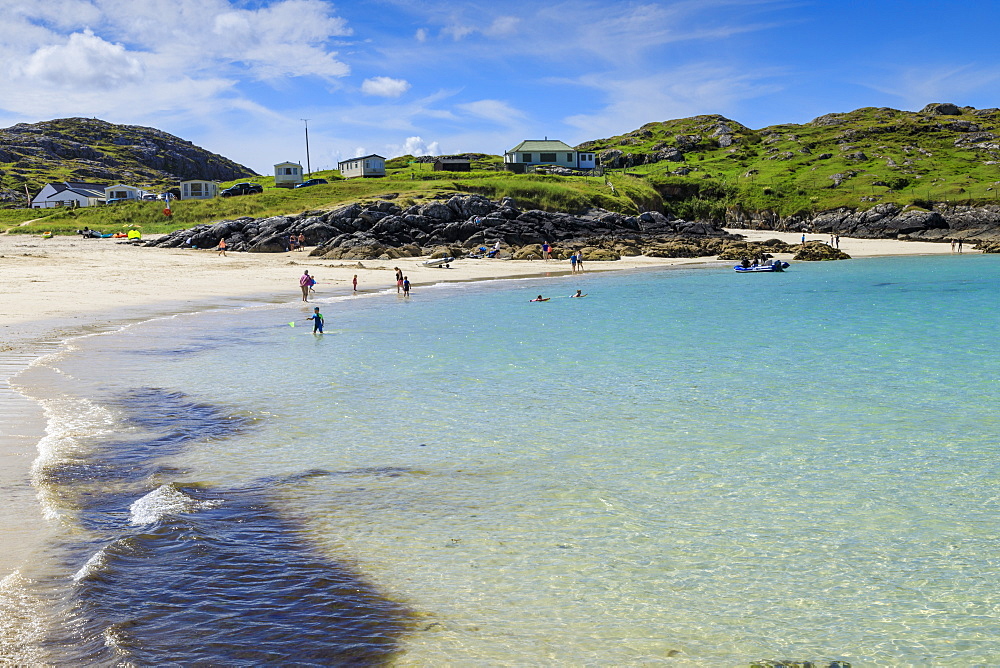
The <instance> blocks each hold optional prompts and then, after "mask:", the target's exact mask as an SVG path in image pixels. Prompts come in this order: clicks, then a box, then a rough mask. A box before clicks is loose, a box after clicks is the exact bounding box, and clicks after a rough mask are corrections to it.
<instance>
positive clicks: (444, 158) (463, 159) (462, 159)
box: [434, 155, 472, 162]
mask: <svg viewBox="0 0 1000 668" xmlns="http://www.w3.org/2000/svg"><path fill="white" fill-rule="evenodd" d="M434 162H472V161H471V160H469V159H468V158H466V157H464V156H462V157H454V156H452V157H449V156H446V155H445V156H441V157H440V158H437V159H435V160H434Z"/></svg>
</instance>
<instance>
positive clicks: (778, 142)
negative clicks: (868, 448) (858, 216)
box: [0, 108, 1000, 233]
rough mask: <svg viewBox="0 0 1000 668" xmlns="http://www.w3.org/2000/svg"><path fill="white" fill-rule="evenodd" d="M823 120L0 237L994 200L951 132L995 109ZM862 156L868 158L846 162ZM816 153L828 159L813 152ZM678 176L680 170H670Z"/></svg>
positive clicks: (415, 173)
mask: <svg viewBox="0 0 1000 668" xmlns="http://www.w3.org/2000/svg"><path fill="white" fill-rule="evenodd" d="M828 116H829V118H827V117H824V118H821V119H816V121H812V122H809V123H804V124H783V125H775V126H771V127H768V128H763V129H761V130H752V129H750V128H747V127H745V126H743V125H741V124H739V123H736V122H735V121H731V120H728V119H725V118H723V117H721V116H695V117H692V118H687V119H679V120H675V121H665V122H658V123H648V124H646V125H644V126H643V127H642V128H639V129H638V130H635V131H633V132H630V133H627V134H625V135H621V136H618V137H611V138H607V139H601V140H595V141H593V142H587V143H586V144H584V145H581V147H582V148H585V149H587V150H594V151H598V152H600V151H603V150H607V149H616V150H620V151H622V152H624V153H641V154H648V153H652V152H657V151H662V150H664V149H665V148H669V147H678V148H681V150H682V151H684V153H685V155H684V160H683V161H680V162H668V161H661V162H656V163H653V164H647V165H642V166H639V167H634V168H630V169H628V170H627V172H628V173H627V174H626V173H625V172H624V171H622V170H614V171H613V172H611V173H609V174H608V175H607V176H606V177H583V176H569V177H564V176H555V175H542V174H512V173H508V172H503V171H497V169H496V168H497V166H498V165H499V163H501V162H502V158H501V156H498V155H487V154H476V155H475V156H473V162H472V165H473V171H471V172H435V171H433V167H432V165H431V163H417V162H414V159H413V156H402V157H400V158H394V159H392V160H389V161H387V163H386V165H387V174H388V175H387V177H386V178H384V179H351V180H348V181H344V180H342V179H340V176H339V173H337V172H336V171H333V170H326V171H318V172H315V173H313V174H312V176H313V177H315V178H325V179H327V180H329V181H331V183H329V184H328V185H320V186H312V187H310V188H300V189H282V188H274V187H273V184H274V179H273V177H270V176H262V177H255V178H253V179H243V180H248V181H254V182H257V183H260V184H262V185H263V186H264V188H265V191H264V193H263V194H262V195H250V196H243V197H233V198H225V199H222V198H219V199H215V200H209V201H181V202H174V203H173V210H174V215H173V216H172V217H171V218H170V219H166V218H165V217H164V216H163V214H162V208H163V205H162V203H161V202H140V203H134V204H124V205H117V206H111V207H96V208H92V209H77V210H68V211H59V212H57V213H53V214H51V215H49V216H48V217H47V218H45V220H43V221H39V222H35V223H31V224H29V225H26V226H24V227H19V226H18V224H19V223H20V222H23V221H25V220H29V219H30V218H33V217H35V215H37V214H36V213H35V212H31V213H9V214H6V213H3V212H0V229H10V231H12V232H26V233H35V232H39V231H45V230H51V231H53V232H56V233H67V232H72V231H74V230H76V229H78V228H80V227H83V226H88V227H91V228H93V229H97V230H101V231H103V232H114V231H119V230H122V229H125V228H126V227H128V226H130V225H134V226H138V227H140V228H141V229H142V230H143V231H144V232H146V233H156V232H167V231H170V230H173V229H177V228H180V227H190V226H193V225H196V224H199V223H210V222H213V221H217V220H223V219H232V218H237V217H240V216H253V217H262V216H271V215H280V214H295V213H300V212H303V211H310V210H326V209H331V208H335V207H337V206H340V205H343V204H345V203H348V202H366V201H371V200H372V199H374V198H376V197H378V196H380V195H385V194H389V193H393V194H395V196H396V199H395V201H396V202H397V203H399V204H400V205H401V206H408V205H409V204H412V203H414V202H423V201H426V200H427V199H428V198H430V197H434V196H438V195H441V194H453V193H462V192H464V193H479V194H482V195H484V196H486V197H489V198H491V199H500V198H502V197H513V198H514V199H515V200H516V201H517V203H518V205H519V206H520V207H522V208H526V209H530V208H538V209H544V210H549V211H569V212H578V211H580V210H583V209H585V208H588V207H591V206H598V207H602V208H605V209H609V210H612V211H619V212H623V213H636V212H639V211H644V210H650V209H659V210H666V211H668V212H670V213H673V214H674V215H677V216H679V217H682V218H686V219H714V220H716V221H720V220H722V219H723V218H724V216H725V214H726V212H727V210H734V209H742V210H744V211H748V212H749V211H772V212H775V213H776V214H778V215H780V216H791V215H802V216H808V215H811V214H813V213H815V212H819V211H824V210H829V209H835V208H840V207H847V208H852V209H855V208H856V209H866V208H869V207H872V206H875V205H876V204H878V203H881V202H894V203H896V204H898V205H900V206H901V207H907V206H920V207H925V208H926V207H928V206H930V205H931V204H932V203H935V202H950V203H952V204H969V205H977V204H998V203H1000V165H997V164H994V165H989V164H986V163H987V162H998V163H1000V148H998V149H995V150H994V149H992V148H989V147H986V148H970V146H969V143H968V142H963V140H964V139H965V138H968V137H969V136H970V134H969V133H968V132H962V131H960V130H958V129H956V124H957V123H958V124H960V123H963V122H964V123H971V124H975V125H976V126H978V128H979V130H980V131H987V132H993V133H994V134H995V135H996V136H997V139H993V140H987V143H993V144H996V143H1000V114H998V113H991V114H987V115H979V116H977V115H975V114H973V113H971V110H966V111H964V112H963V113H962V114H961V115H959V116H925V115H922V114H916V113H910V112H902V111H897V110H893V109H876V108H864V109H858V110H855V111H852V112H849V113H844V114H835V115H828ZM831 119H832V120H833V123H832V124H831V123H830V122H829V121H830V120H831ZM720 123H724V124H725V125H728V126H729V130H730V131H731V135H732V137H733V138H734V139H735V143H734V144H733V145H731V146H728V147H720V146H718V144H717V141H716V139H715V138H714V137H713V135H714V134H716V130H718V128H719V126H720ZM956 141H957V142H958V143H957V144H956ZM109 150H110V148H109ZM858 153H863V154H864V156H863V157H860V156H854V154H858ZM824 154H829V156H828V157H821V156H823V155H824ZM852 156H854V157H852ZM681 168H683V169H685V170H688V173H687V174H676V173H673V172H676V171H677V170H679V169H681ZM18 169H21V170H22V171H23V170H25V169H27V167H26V166H24V165H21V166H20V167H18ZM836 174H843V175H847V177H846V178H844V180H843V181H842V182H841V184H840V185H839V186H834V181H833V180H832V179H831V177H832V176H834V175H836ZM226 185H229V183H227V184H223V187H225V186H226Z"/></svg>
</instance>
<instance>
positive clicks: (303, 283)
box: [299, 269, 316, 302]
mask: <svg viewBox="0 0 1000 668" xmlns="http://www.w3.org/2000/svg"><path fill="white" fill-rule="evenodd" d="M315 282H316V281H314V280H313V277H312V276H310V275H309V270H308V269H306V270H305V271H304V272H303V273H302V278H300V279H299V287H300V288H302V301H304V302H307V301H309V288H311V287H312V286H313V283H315Z"/></svg>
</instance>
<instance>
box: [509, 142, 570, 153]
mask: <svg viewBox="0 0 1000 668" xmlns="http://www.w3.org/2000/svg"><path fill="white" fill-rule="evenodd" d="M575 150H576V149H575V148H573V147H572V146H570V145H569V144H567V143H565V142H561V141H559V140H558V139H525V140H524V141H523V142H521V143H520V144H518V145H517V146H515V147H514V148H512V149H510V150H509V151H507V153H518V152H524V153H541V152H543V151H544V152H546V153H549V152H557V153H558V152H562V151H575Z"/></svg>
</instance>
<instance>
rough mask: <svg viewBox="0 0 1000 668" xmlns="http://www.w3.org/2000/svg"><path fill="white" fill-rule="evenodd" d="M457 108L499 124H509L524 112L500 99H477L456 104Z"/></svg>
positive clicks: (521, 117) (518, 118) (518, 119)
mask: <svg viewBox="0 0 1000 668" xmlns="http://www.w3.org/2000/svg"><path fill="white" fill-rule="evenodd" d="M456 106H457V108H459V109H461V110H462V111H465V112H466V113H468V114H471V115H473V116H476V117H478V118H484V119H486V120H489V121H493V122H494V123H500V124H501V125H511V124H512V123H514V122H517V121H520V120H521V119H523V118H524V113H523V112H521V111H519V110H517V109H514V108H513V107H511V106H510V105H509V104H507V103H506V102H503V101H501V100H478V101H476V102H467V103H464V104H459V105H456Z"/></svg>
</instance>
